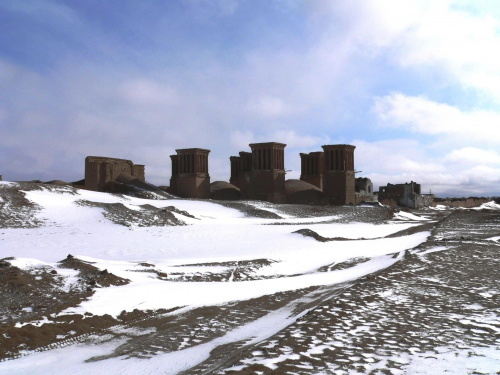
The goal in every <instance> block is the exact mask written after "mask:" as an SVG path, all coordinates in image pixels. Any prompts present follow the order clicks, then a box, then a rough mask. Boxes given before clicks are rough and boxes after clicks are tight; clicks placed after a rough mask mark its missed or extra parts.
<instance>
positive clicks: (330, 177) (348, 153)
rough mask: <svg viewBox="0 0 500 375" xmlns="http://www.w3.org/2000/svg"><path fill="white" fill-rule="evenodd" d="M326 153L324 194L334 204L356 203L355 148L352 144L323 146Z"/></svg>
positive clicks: (328, 201)
mask: <svg viewBox="0 0 500 375" xmlns="http://www.w3.org/2000/svg"><path fill="white" fill-rule="evenodd" d="M322 148H323V152H324V153H325V173H324V176H323V194H324V196H325V199H326V201H327V203H329V204H333V205H345V204H355V203H356V201H355V176H354V149H355V148H356V146H352V145H326V146H322Z"/></svg>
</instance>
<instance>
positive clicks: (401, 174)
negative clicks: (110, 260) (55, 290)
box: [0, 0, 500, 197]
mask: <svg viewBox="0 0 500 375" xmlns="http://www.w3.org/2000/svg"><path fill="white" fill-rule="evenodd" d="M254 142H281V143H285V144H287V146H286V148H285V168H286V170H287V178H299V177H300V156H299V153H301V152H312V151H321V150H322V149H321V146H322V145H327V144H339V143H341V144H352V145H354V146H356V150H355V169H356V170H357V171H359V172H358V173H357V176H359V177H368V178H370V179H371V180H372V182H373V183H374V185H375V186H374V188H375V190H377V189H378V186H383V185H386V184H387V183H393V184H396V183H405V182H410V181H416V182H418V183H420V184H421V185H422V191H423V192H425V193H428V192H432V193H434V194H436V195H437V196H440V197H446V196H450V197H461V196H493V195H497V196H498V195H500V3H499V2H498V1H496V0H491V1H486V0H473V1H464V0H460V1H452V0H432V1H426V0H415V1H410V0H394V1H390V0H376V1H375V0H373V1H370V0H352V1H328V0H303V1H300V0H297V1H292V0H239V1H238V0H172V1H163V0H145V1H136V0H109V1H101V0H81V1H72V0H71V1H70V0H66V1H64V0H23V1H19V0H0V174H1V175H3V179H4V180H9V181H17V180H33V179H40V180H43V181H49V180H54V179H59V180H64V181H76V180H79V179H82V178H83V177H84V159H85V157H86V156H88V155H95V156H108V157H116V158H123V159H130V160H132V161H133V162H134V163H136V164H145V165H146V179H147V180H148V181H149V182H151V183H153V184H157V185H169V180H170V177H171V162H170V157H169V156H170V155H172V154H175V150H176V149H181V148H191V147H200V148H206V149H209V150H211V152H210V156H209V172H210V177H211V181H216V180H224V181H228V180H229V177H230V163H229V157H230V156H232V155H238V152H240V151H249V150H250V148H249V146H248V145H249V144H250V143H254Z"/></svg>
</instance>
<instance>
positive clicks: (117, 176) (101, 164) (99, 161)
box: [85, 156, 145, 192]
mask: <svg viewBox="0 0 500 375" xmlns="http://www.w3.org/2000/svg"><path fill="white" fill-rule="evenodd" d="M134 179H136V180H140V181H145V167H144V165H142V164H134V163H132V161H130V160H125V159H116V158H108V157H103V156H87V157H86V158H85V188H86V189H88V190H94V191H104V192H107V191H112V190H113V189H112V184H113V183H116V182H128V181H130V180H134Z"/></svg>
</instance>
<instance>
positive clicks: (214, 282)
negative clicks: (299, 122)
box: [0, 183, 499, 374]
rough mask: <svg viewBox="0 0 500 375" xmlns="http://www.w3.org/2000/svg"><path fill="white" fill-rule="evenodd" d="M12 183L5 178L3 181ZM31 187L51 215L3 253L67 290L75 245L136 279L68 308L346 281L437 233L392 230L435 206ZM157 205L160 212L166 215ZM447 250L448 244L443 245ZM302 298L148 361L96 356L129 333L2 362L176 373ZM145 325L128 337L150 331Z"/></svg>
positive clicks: (184, 302) (85, 257)
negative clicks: (326, 209)
mask: <svg viewBox="0 0 500 375" xmlns="http://www.w3.org/2000/svg"><path fill="white" fill-rule="evenodd" d="M12 186H13V185H12V184H5V183H3V185H2V187H1V188H4V189H6V188H12ZM24 195H25V197H26V199H28V200H29V201H30V202H32V203H33V204H34V206H35V207H36V209H35V210H33V215H34V220H33V223H41V225H33V226H34V227H26V228H22V227H21V228H2V229H1V230H0V254H1V255H0V258H4V257H14V258H15V259H11V260H9V263H10V264H11V265H12V266H15V267H18V268H20V269H24V270H32V269H34V268H37V267H47V268H50V269H53V270H55V272H57V274H58V275H60V276H61V277H62V278H63V279H64V280H65V283H66V287H67V288H68V290H69V288H70V287H71V285H72V284H73V283H76V279H77V272H76V271H74V270H71V269H66V268H63V267H61V264H60V263H58V262H60V261H61V260H63V259H65V258H66V257H67V256H68V254H71V255H72V256H73V257H75V258H77V259H80V260H82V261H85V262H88V263H90V264H92V265H93V266H94V267H97V268H98V269H100V270H107V271H108V272H109V273H112V274H114V275H116V276H118V277H121V278H125V279H128V280H130V283H129V284H127V285H120V286H110V287H102V288H96V289H95V293H94V294H93V295H92V296H91V297H90V298H88V299H87V300H85V301H82V302H81V303H79V304H78V305H77V306H72V307H69V308H67V309H65V310H64V311H60V312H59V315H68V314H81V315H84V314H87V315H89V314H93V315H104V314H109V315H111V316H113V317H117V316H118V315H120V313H122V312H123V311H127V312H131V311H133V310H135V309H137V310H158V309H166V310H168V309H173V310H175V309H176V308H177V310H175V311H173V312H171V313H169V314H172V315H175V314H177V315H181V314H184V313H186V312H187V311H190V310H193V309H195V308H200V307H203V306H221V305H224V304H228V303H233V302H235V301H245V300H250V299H255V298H259V297H262V296H269V295H274V294H277V293H287V292H292V291H297V290H305V289H307V288H310V287H324V286H328V285H334V284H340V283H345V282H348V281H352V280H356V279H359V278H361V277H363V276H366V275H369V274H371V273H373V272H376V271H379V270H381V269H384V268H386V267H389V266H391V265H393V264H395V263H396V262H398V261H399V260H400V259H402V257H403V255H404V253H405V251H406V250H409V249H413V248H415V247H417V246H418V245H419V244H421V243H423V242H425V241H426V240H427V238H428V236H429V235H430V232H428V231H416V233H414V234H409V235H401V236H395V237H387V236H389V235H391V234H395V233H398V232H401V231H403V230H406V229H411V228H414V227H416V226H418V225H421V224H425V223H427V222H432V220H431V219H429V217H427V216H426V217H423V216H419V215H417V214H413V213H405V212H400V213H398V214H396V215H395V217H394V218H393V220H386V221H384V222H383V223H382V224H379V223H377V224H375V223H367V222H356V221H350V222H348V223H345V222H342V220H339V219H341V217H340V216H339V215H341V214H339V215H330V216H321V217H314V218H311V217H296V216H294V215H291V214H290V213H289V212H285V211H283V210H282V209H280V206H279V205H272V204H268V203H253V206H254V208H256V209H260V210H267V211H269V212H272V213H274V214H277V215H279V216H280V217H281V219H265V218H257V217H251V216H247V215H245V213H244V212H242V211H240V210H238V209H235V208H228V207H225V206H223V205H220V204H218V203H216V202H211V201H196V200H180V199H169V200H157V199H154V200H146V199H140V198H134V197H127V196H119V195H112V194H105V193H97V192H90V191H84V190H75V189H72V188H65V187H59V188H57V189H55V188H43V187H42V188H40V189H33V190H29V191H25V192H24ZM0 198H1V197H0ZM4 201H5V199H2V201H0V202H4ZM107 205H114V206H113V207H115V208H116V207H118V209H119V210H121V211H120V212H124V213H127V215H128V214H130V215H131V216H126V215H125V217H127V218H128V217H130V218H131V219H130V220H129V221H128V222H121V223H118V222H117V221H116V220H115V219H113V217H111V216H109V215H108V213H107V208H106V207H108V206H107ZM492 205H494V204H490V205H489V206H488V207H489V208H491V207H492ZM151 206H152V207H154V208H156V209H160V210H161V209H168V210H170V211H169V212H172V215H173V217H174V218H175V219H176V220H177V221H176V224H177V225H161V226H157V225H144V222H141V221H140V220H136V219H134V218H136V217H137V216H134V213H135V214H141V213H142V212H145V211H147V210H150V208H148V207H151ZM172 207H174V208H175V209H174V210H172ZM365 209H366V210H370V209H371V208H370V207H367V208H365ZM148 212H149V211H148ZM152 212H153V214H152V215H153V216H152V217H149V219H148V220H152V221H149V222H155V220H157V219H158V217H156V216H155V215H156V214H155V213H154V211H152ZM158 212H160V211H158ZM124 220H125V221H126V220H127V219H124ZM179 224H180V225H179ZM301 229H308V230H310V231H313V232H315V233H317V234H318V235H320V236H322V237H326V238H328V239H330V240H329V241H325V242H321V241H317V240H315V239H314V238H312V237H309V236H303V235H302V234H299V233H294V232H296V231H297V230H301ZM498 238H499V237H493V238H491V240H492V241H498ZM446 249H447V247H446V246H441V247H436V248H435V250H434V251H444V250H446ZM427 251H428V252H431V251H432V249H430V250H427ZM349 262H352V263H349ZM346 264H347V266H343V267H337V268H336V267H335V265H346ZM152 271H154V272H152ZM159 275H160V276H159ZM301 298H302V299H297V300H291V301H290V302H289V303H287V304H286V305H285V306H283V307H281V308H278V309H276V310H274V311H271V312H269V313H268V314H266V315H263V316H261V317H260V318H258V319H254V320H250V321H248V322H246V323H245V324H244V325H242V326H241V327H239V328H235V329H232V330H230V331H228V332H226V333H225V334H224V335H222V336H218V337H216V338H214V339H213V340H211V341H208V342H205V343H200V344H199V345H191V346H189V347H187V348H181V349H180V350H177V351H173V352H167V353H164V352H161V353H160V352H159V353H158V354H157V355H155V356H153V357H151V358H149V359H139V358H128V359H124V358H122V357H113V358H109V359H106V360H100V361H90V362H89V361H87V360H88V359H89V358H92V357H95V356H102V355H105V354H106V353H111V352H113V350H114V349H116V348H117V347H118V346H120V345H121V344H122V343H123V340H124V339H123V338H122V337H120V338H116V339H114V340H108V339H106V340H103V339H102V337H98V336H96V337H95V339H94V340H93V344H92V345H90V344H89V342H88V341H86V342H85V344H74V345H70V346H68V347H64V348H58V349H53V350H50V351H47V352H41V353H32V354H30V355H27V356H24V357H22V358H19V359H15V360H10V361H6V362H0V373H5V374H10V373H12V374H14V373H15V374H28V373H30V374H32V373H37V374H50V373H73V374H77V373H81V374H84V373H104V372H109V373H123V374H129V373H130V374H132V373H134V374H140V373H150V374H153V373H164V374H175V373H177V372H179V371H181V370H186V369H189V368H191V367H192V366H194V365H196V364H197V363H199V362H201V361H203V360H205V359H206V358H208V356H209V355H210V352H211V350H212V349H214V348H216V347H217V346H219V345H222V344H227V343H234V342H238V341H241V340H246V341H247V344H248V345H249V344H252V343H257V342H260V341H261V340H263V339H265V338H267V337H270V336H271V335H273V334H275V333H277V332H279V331H280V330H281V329H283V328H284V327H286V326H288V325H290V324H291V323H293V322H295V321H296V320H297V319H298V318H299V317H301V316H302V315H303V314H304V313H305V312H307V309H305V308H302V310H301V311H299V312H298V311H297V309H298V310H300V308H299V307H298V306H302V305H303V304H304V303H305V302H304V298H305V300H307V298H308V297H307V296H303V297H301ZM48 318H50V317H45V318H44V319H48ZM32 323H35V322H32ZM26 324H27V322H24V323H23V324H22V325H21V324H20V325H19V326H23V325H26ZM40 324H41V322H39V325H40ZM134 332H135V331H134ZM134 332H132V331H130V332H129V333H128V335H129V336H134V335H138V336H140V335H143V334H147V333H148V331H147V330H146V331H140V330H139V331H138V332H135V333H134ZM90 338H91V337H90ZM89 340H90V339H89ZM26 353H28V352H26ZM30 353H31V352H30ZM419 358H420V357H419ZM407 363H411V360H409V361H408V362H407Z"/></svg>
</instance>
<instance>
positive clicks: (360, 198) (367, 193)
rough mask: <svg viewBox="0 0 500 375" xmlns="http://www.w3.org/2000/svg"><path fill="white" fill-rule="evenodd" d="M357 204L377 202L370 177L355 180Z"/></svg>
mask: <svg viewBox="0 0 500 375" xmlns="http://www.w3.org/2000/svg"><path fill="white" fill-rule="evenodd" d="M355 191H356V193H355V194H356V204H360V203H363V202H375V201H376V199H375V194H374V193H373V183H372V181H371V180H370V179H369V178H368V177H358V178H356V180H355Z"/></svg>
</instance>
